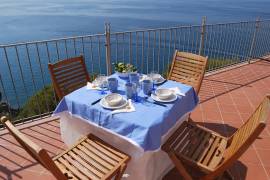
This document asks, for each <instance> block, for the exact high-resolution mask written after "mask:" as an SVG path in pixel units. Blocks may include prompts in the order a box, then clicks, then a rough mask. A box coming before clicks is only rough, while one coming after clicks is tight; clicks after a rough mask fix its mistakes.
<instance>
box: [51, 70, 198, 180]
mask: <svg viewBox="0 0 270 180" xmlns="http://www.w3.org/2000/svg"><path fill="white" fill-rule="evenodd" d="M112 77H116V78H118V82H119V88H118V93H120V94H122V95H124V94H125V91H124V89H125V88H124V85H125V83H126V80H125V79H120V78H119V77H118V76H117V75H116V74H113V75H112ZM159 87H162V88H175V87H178V88H179V89H180V90H181V92H182V93H183V94H184V95H183V96H178V98H177V100H176V101H174V102H171V103H166V104H165V105H166V106H160V105H158V104H154V103H151V102H152V101H153V100H152V99H151V98H148V100H147V101H149V102H148V103H145V101H144V100H142V99H141V100H140V101H139V102H133V105H134V107H135V111H134V112H128V113H118V114H112V113H111V112H112V110H108V109H104V108H103V107H102V106H101V105H100V103H96V104H94V105H92V102H95V101H96V100H98V99H99V98H101V97H103V96H104V95H102V94H101V93H100V91H98V90H93V89H88V88H86V86H85V87H82V88H80V89H78V90H76V91H74V92H72V93H70V94H68V95H67V96H65V97H64V98H63V99H62V100H61V102H60V103H59V104H58V106H57V108H56V109H55V111H54V115H57V116H59V117H60V129H61V137H62V139H63V141H64V142H65V143H66V144H67V145H72V144H73V143H75V142H76V141H77V140H78V139H79V138H80V137H82V136H84V135H87V134H89V133H93V134H95V135H96V136H98V137H100V138H101V139H103V140H104V141H106V142H108V143H109V144H111V145H112V146H114V147H116V148H118V149H120V150H121V151H123V152H125V153H127V154H129V155H130V156H131V161H130V162H129V163H128V167H127V169H126V171H125V174H124V176H123V178H126V179H134V180H138V179H139V180H151V179H153V180H154V179H155V180H156V179H161V178H162V176H164V175H165V174H166V173H167V172H168V170H169V169H170V168H172V163H171V161H170V159H169V158H168V156H167V154H166V153H165V152H163V151H162V150H161V149H160V147H161V145H162V144H163V143H164V142H165V141H166V140H167V139H168V137H169V136H170V135H171V134H172V133H173V132H174V130H175V129H176V128H177V127H178V126H179V125H180V124H181V123H182V122H183V121H184V120H186V119H187V117H188V115H189V113H190V112H191V111H192V110H193V109H194V108H195V107H196V105H197V103H198V96H197V94H196V92H195V91H194V89H193V88H192V87H191V86H188V85H185V84H182V83H179V82H175V81H170V80H168V81H166V82H165V83H163V84H162V85H160V86H159ZM159 87H158V88H159ZM107 93H109V91H107ZM144 96H145V95H144V94H143V92H139V97H144Z"/></svg>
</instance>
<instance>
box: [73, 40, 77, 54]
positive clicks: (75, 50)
mask: <svg viewBox="0 0 270 180" xmlns="http://www.w3.org/2000/svg"><path fill="white" fill-rule="evenodd" d="M73 48H74V53H75V56H77V49H76V39H75V38H73Z"/></svg>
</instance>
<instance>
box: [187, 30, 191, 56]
mask: <svg viewBox="0 0 270 180" xmlns="http://www.w3.org/2000/svg"><path fill="white" fill-rule="evenodd" d="M190 36H191V26H189V28H188V37H189V38H188V45H187V52H190V48H191V42H190V41H191V40H190Z"/></svg>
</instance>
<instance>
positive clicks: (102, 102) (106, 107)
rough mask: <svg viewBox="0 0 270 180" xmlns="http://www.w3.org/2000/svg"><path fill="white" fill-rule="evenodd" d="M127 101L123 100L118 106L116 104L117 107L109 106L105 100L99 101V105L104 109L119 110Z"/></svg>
mask: <svg viewBox="0 0 270 180" xmlns="http://www.w3.org/2000/svg"><path fill="white" fill-rule="evenodd" d="M127 103H128V101H127V100H126V99H123V100H122V102H121V103H120V104H118V105H117V106H110V105H109V104H108V103H107V102H106V101H105V99H104V98H103V99H101V100H100V103H99V104H100V105H101V106H102V107H103V108H105V109H120V108H123V107H125V106H126V105H127Z"/></svg>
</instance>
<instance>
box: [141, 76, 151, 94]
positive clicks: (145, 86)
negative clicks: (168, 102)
mask: <svg viewBox="0 0 270 180" xmlns="http://www.w3.org/2000/svg"><path fill="white" fill-rule="evenodd" d="M152 89H153V82H152V80H150V79H145V80H143V81H142V90H143V93H144V94H145V95H147V96H149V95H150V94H151V92H152Z"/></svg>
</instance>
